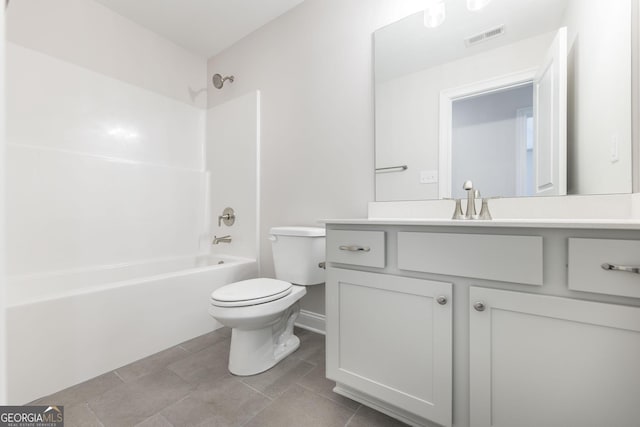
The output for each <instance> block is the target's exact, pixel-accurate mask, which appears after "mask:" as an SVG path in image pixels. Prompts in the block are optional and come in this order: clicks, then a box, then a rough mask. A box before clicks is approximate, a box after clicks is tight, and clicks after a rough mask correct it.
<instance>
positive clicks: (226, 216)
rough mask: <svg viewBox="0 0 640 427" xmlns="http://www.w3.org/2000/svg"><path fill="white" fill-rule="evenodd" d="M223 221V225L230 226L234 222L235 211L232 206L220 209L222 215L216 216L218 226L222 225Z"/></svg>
mask: <svg viewBox="0 0 640 427" xmlns="http://www.w3.org/2000/svg"><path fill="white" fill-rule="evenodd" d="M223 221H224V225H226V226H228V227H230V226H232V225H233V223H234V222H236V213H235V212H234V211H233V208H224V210H223V211H222V215H220V216H218V227H221V226H222V222H223Z"/></svg>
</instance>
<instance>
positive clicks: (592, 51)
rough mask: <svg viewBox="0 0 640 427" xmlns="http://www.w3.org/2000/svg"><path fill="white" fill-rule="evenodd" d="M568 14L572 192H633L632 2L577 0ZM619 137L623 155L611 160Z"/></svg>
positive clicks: (569, 167) (574, 0) (569, 182)
mask: <svg viewBox="0 0 640 427" xmlns="http://www.w3.org/2000/svg"><path fill="white" fill-rule="evenodd" d="M566 16H567V17H569V18H567V21H566V23H565V25H567V27H568V30H569V33H568V41H569V60H568V80H569V81H568V83H569V85H568V103H567V108H568V111H569V113H568V117H567V131H568V135H567V137H568V138H567V145H568V147H567V149H568V159H569V163H568V165H567V166H568V182H567V185H568V188H567V192H569V193H571V194H609V193H628V192H630V191H631V188H632V172H631V168H632V157H631V152H632V151H631V126H632V116H631V114H632V113H631V94H632V91H631V55H630V53H631V25H630V24H631V19H632V16H633V15H632V13H631V1H610V2H600V1H597V0H573V1H571V2H570V3H569V6H568V7H567V11H566ZM619 23H624V25H620V24H619ZM603 28H615V31H602V29H603ZM614 138H617V140H618V152H619V155H620V160H619V161H617V162H613V163H612V162H611V160H610V153H611V144H612V140H613V139H614ZM603 177H607V179H602V178H603Z"/></svg>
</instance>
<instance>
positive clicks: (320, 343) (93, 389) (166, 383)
mask: <svg viewBox="0 0 640 427" xmlns="http://www.w3.org/2000/svg"><path fill="white" fill-rule="evenodd" d="M296 335H298V336H299V337H300V340H301V345H300V348H299V349H298V350H297V351H296V352H295V353H293V354H292V355H290V356H289V357H287V358H286V359H285V360H283V361H282V362H280V363H279V364H278V365H276V366H275V367H274V368H272V369H270V370H268V371H267V372H264V373H262V374H259V375H255V376H252V377H235V376H232V375H230V374H229V372H228V371H227V363H228V356H229V341H230V337H231V334H230V330H229V329H226V328H223V329H219V330H217V331H214V332H211V333H209V334H206V335H203V336H201V337H198V338H195V339H193V340H190V341H187V342H184V343H182V344H180V345H177V346H175V347H172V348H169V349H167V350H164V351H162V352H160V353H157V354H154V355H152V356H149V357H147V358H146V359H142V360H139V361H137V362H134V363H132V364H130V365H127V366H124V367H122V368H120V369H116V370H115V371H112V372H109V373H107V374H104V375H101V376H99V377H97V378H94V379H91V380H89V381H87V382H84V383H82V384H78V385H76V386H73V387H70V388H68V389H66V390H62V391H60V392H58V393H55V394H53V395H51V396H47V397H44V398H42V399H38V400H37V401H35V402H33V403H34V404H42V405H44V404H57V405H64V406H65V408H64V409H65V426H66V427H73V426H82V427H90V426H104V427H110V426H116V427H126V426H138V427H187V426H202V427H205V426H212V427H213V426H224V427H232V426H247V427H271V426H273V427H288V426H291V427H325V426H326V427H333V426H336V427H346V426H348V427H383V426H384V427H387V426H388V427H396V426H404V425H405V424H403V423H401V422H399V421H397V420H395V419H393V418H390V417H387V416H386V415H384V414H381V413H380V412H377V411H374V410H373V409H370V408H368V407H366V406H362V405H360V404H359V403H357V402H354V401H352V400H350V399H347V398H344V397H342V396H339V395H337V394H335V393H333V392H332V391H331V390H332V388H333V386H334V384H333V383H332V382H331V381H329V380H327V379H326V378H325V376H324V375H325V373H324V371H325V364H324V354H325V345H324V336H322V335H319V334H315V333H313V332H309V331H305V330H302V329H296Z"/></svg>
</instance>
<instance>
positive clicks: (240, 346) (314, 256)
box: [209, 227, 324, 376]
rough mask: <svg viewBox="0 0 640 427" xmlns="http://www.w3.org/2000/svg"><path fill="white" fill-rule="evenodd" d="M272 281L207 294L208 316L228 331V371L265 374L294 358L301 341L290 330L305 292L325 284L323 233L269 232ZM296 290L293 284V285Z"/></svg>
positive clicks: (241, 284) (256, 281) (233, 285)
mask: <svg viewBox="0 0 640 427" xmlns="http://www.w3.org/2000/svg"><path fill="white" fill-rule="evenodd" d="M270 240H271V242H272V245H273V256H274V265H275V270H276V277H277V278H276V279H270V278H258V279H250V280H243V281H241V282H235V283H231V284H229V285H226V286H223V287H221V288H219V289H217V290H215V291H214V292H213V293H212V294H211V299H210V306H209V314H210V315H211V316H212V317H214V318H215V319H216V320H218V321H219V322H220V323H222V324H223V325H224V326H227V327H230V328H232V330H231V348H230V353H229V371H230V372H231V373H232V374H234V375H240V376H248V375H255V374H258V373H260V372H264V371H266V370H268V369H270V368H271V367H273V366H275V365H276V364H277V363H278V362H279V361H281V360H282V359H284V358H285V357H287V356H288V355H289V354H291V353H293V352H294V351H295V350H296V349H297V348H298V347H299V346H300V339H299V338H298V337H296V336H295V335H294V334H293V326H294V323H295V321H296V319H297V317H298V314H299V313H300V308H299V304H298V301H299V300H300V298H302V297H303V296H304V295H305V294H306V292H307V291H306V288H305V286H310V285H314V284H319V283H322V282H324V270H321V269H320V268H319V263H320V262H321V261H323V259H324V229H323V228H318V227H274V228H272V229H271V231H270ZM292 282H293V283H295V284H293V283H292Z"/></svg>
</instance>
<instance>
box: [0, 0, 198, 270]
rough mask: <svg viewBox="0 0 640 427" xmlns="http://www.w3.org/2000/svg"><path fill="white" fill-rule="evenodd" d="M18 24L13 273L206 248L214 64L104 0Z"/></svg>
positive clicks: (10, 116)
mask: <svg viewBox="0 0 640 427" xmlns="http://www.w3.org/2000/svg"><path fill="white" fill-rule="evenodd" d="M7 21H8V24H7V25H8V40H9V43H8V51H7V64H8V69H7V82H8V85H7V120H8V128H7V147H8V153H7V156H8V158H7V164H8V168H7V169H8V170H7V200H8V206H7V221H8V236H7V252H8V264H7V268H8V273H9V274H11V275H22V274H29V273H44V272H48V271H55V270H65V269H74V268H85V267H91V266H96V265H108V264H117V263H130V262H135V261H142V260H147V259H155V258H164V257H173V256H179V255H188V254H195V253H197V252H198V251H199V247H198V239H199V238H200V237H201V236H202V234H203V233H205V231H206V228H205V217H204V213H205V200H204V199H205V197H204V194H205V193H204V191H205V173H204V169H203V167H204V166H203V163H204V158H203V150H204V142H205V138H204V133H205V110H204V109H203V108H202V107H203V106H204V103H205V101H206V100H205V99H204V98H205V97H204V96H202V95H204V94H202V95H201V96H199V97H198V96H195V97H193V96H192V92H193V91H194V90H198V89H202V88H203V87H204V85H205V84H206V83H205V75H206V62H205V60H204V59H199V58H197V57H195V56H194V55H192V54H191V53H189V52H187V51H185V50H184V49H182V48H180V47H178V46H176V45H175V44H173V43H171V42H168V41H166V40H163V39H162V38H160V37H159V36H157V35H155V34H154V33H151V32H150V31H148V30H146V29H143V28H141V27H139V26H137V25H135V24H134V23H133V22H131V21H128V20H126V19H125V18H123V17H121V16H119V15H117V14H115V13H113V12H111V11H110V10H109V9H106V8H104V7H103V6H102V5H99V4H98V3H95V2H93V1H86V0H83V1H80V0H62V1H57V2H43V1H35V0H23V1H20V2H12V3H11V5H10V8H9V10H8V14H7Z"/></svg>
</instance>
